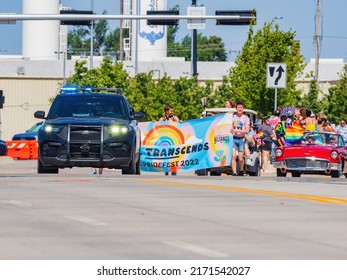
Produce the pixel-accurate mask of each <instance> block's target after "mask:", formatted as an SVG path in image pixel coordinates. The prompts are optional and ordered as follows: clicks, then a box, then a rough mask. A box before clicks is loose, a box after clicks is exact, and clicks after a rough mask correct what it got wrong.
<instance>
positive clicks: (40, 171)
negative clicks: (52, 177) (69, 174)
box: [37, 159, 59, 174]
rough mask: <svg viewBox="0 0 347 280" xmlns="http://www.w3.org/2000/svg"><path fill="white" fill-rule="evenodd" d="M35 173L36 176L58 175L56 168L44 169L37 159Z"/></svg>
mask: <svg viewBox="0 0 347 280" xmlns="http://www.w3.org/2000/svg"><path fill="white" fill-rule="evenodd" d="M37 173H38V174H48V173H49V174H58V173H59V169H58V167H45V166H43V165H42V162H41V161H40V160H39V159H38V160H37Z"/></svg>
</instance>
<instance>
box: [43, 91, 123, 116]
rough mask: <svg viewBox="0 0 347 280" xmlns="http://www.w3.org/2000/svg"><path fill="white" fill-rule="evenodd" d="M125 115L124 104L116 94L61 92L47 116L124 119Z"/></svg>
mask: <svg viewBox="0 0 347 280" xmlns="http://www.w3.org/2000/svg"><path fill="white" fill-rule="evenodd" d="M126 115H127V114H126V106H125V104H124V102H123V100H122V98H121V97H120V96H117V95H111V94H107V95H106V94H105V95H101V94H98V95H87V94H71V95H69V94H66V95H65V94H62V95H59V96H58V97H57V98H56V99H55V100H54V102H53V104H52V106H51V109H50V111H49V113H48V116H47V118H48V119H55V118H101V117H105V118H118V119H126Z"/></svg>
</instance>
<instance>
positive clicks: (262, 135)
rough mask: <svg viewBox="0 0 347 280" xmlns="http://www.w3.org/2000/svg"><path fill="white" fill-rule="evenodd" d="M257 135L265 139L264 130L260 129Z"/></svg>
mask: <svg viewBox="0 0 347 280" xmlns="http://www.w3.org/2000/svg"><path fill="white" fill-rule="evenodd" d="M257 136H258V138H260V139H262V140H263V139H264V137H265V136H264V132H262V131H258V133H257Z"/></svg>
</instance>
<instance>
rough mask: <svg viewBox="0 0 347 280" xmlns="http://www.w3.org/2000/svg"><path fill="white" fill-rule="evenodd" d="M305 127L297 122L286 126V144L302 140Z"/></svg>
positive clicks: (297, 142)
mask: <svg viewBox="0 0 347 280" xmlns="http://www.w3.org/2000/svg"><path fill="white" fill-rule="evenodd" d="M304 131H305V128H304V127H303V126H302V125H301V124H300V123H299V122H297V121H296V122H294V123H293V125H292V126H288V127H287V128H286V144H289V145H293V144H299V143H301V141H302V137H303V135H304Z"/></svg>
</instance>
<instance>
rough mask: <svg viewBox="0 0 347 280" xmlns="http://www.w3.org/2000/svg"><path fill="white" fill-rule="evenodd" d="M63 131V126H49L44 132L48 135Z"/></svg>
mask: <svg viewBox="0 0 347 280" xmlns="http://www.w3.org/2000/svg"><path fill="white" fill-rule="evenodd" d="M62 129H63V126H60V125H59V126H55V125H51V124H47V125H45V126H44V127H43V131H44V132H46V133H58V132H60V131H61V130H62Z"/></svg>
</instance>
